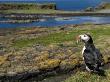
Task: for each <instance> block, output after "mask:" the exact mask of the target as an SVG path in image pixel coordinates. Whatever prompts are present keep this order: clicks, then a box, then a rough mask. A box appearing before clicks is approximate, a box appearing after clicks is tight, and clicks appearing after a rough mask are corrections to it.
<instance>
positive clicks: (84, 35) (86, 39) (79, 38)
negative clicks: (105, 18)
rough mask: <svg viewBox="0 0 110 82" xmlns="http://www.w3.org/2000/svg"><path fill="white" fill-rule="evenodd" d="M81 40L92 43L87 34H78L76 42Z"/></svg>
mask: <svg viewBox="0 0 110 82" xmlns="http://www.w3.org/2000/svg"><path fill="white" fill-rule="evenodd" d="M79 41H82V42H84V43H90V44H91V43H93V40H92V37H91V36H90V35H89V34H82V35H79V36H78V38H77V42H79Z"/></svg>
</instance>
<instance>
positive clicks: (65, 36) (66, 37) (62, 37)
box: [13, 27, 110, 48]
mask: <svg viewBox="0 0 110 82" xmlns="http://www.w3.org/2000/svg"><path fill="white" fill-rule="evenodd" d="M88 32H89V33H90V34H91V35H92V36H93V38H94V40H95V39H96V38H98V37H100V36H104V35H105V36H107V35H110V28H108V27H107V28H95V29H80V28H79V29H74V30H72V31H69V32H68V33H67V32H62V31H61V32H59V33H53V34H49V35H47V36H41V37H38V38H34V39H21V40H16V41H15V42H14V44H13V46H15V47H18V48H22V47H27V46H29V45H33V44H43V45H49V44H52V43H56V44H57V43H63V42H66V41H73V44H74V45H76V36H77V35H79V34H82V33H88Z"/></svg>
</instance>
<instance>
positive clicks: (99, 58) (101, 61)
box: [94, 49, 104, 65]
mask: <svg viewBox="0 0 110 82" xmlns="http://www.w3.org/2000/svg"><path fill="white" fill-rule="evenodd" d="M94 55H95V60H96V62H97V63H98V64H101V65H103V64H104V59H103V56H102V54H101V53H100V51H99V50H98V49H96V50H95V53H94Z"/></svg>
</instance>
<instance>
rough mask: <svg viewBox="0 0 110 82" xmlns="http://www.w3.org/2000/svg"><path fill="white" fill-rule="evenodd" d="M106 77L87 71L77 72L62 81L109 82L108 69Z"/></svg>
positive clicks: (109, 74)
mask: <svg viewBox="0 0 110 82" xmlns="http://www.w3.org/2000/svg"><path fill="white" fill-rule="evenodd" d="M106 75H107V77H103V76H98V75H96V74H90V73H87V72H77V73H76V74H75V75H72V76H71V77H69V78H68V79H66V80H65V81H64V82H110V78H109V77H110V70H107V71H106Z"/></svg>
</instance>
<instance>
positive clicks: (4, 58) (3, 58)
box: [0, 56, 7, 65]
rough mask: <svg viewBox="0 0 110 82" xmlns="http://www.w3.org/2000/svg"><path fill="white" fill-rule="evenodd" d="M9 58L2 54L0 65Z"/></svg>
mask: <svg viewBox="0 0 110 82" xmlns="http://www.w3.org/2000/svg"><path fill="white" fill-rule="evenodd" d="M6 60H7V56H0V65H2V64H4V63H5V62H6Z"/></svg>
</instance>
